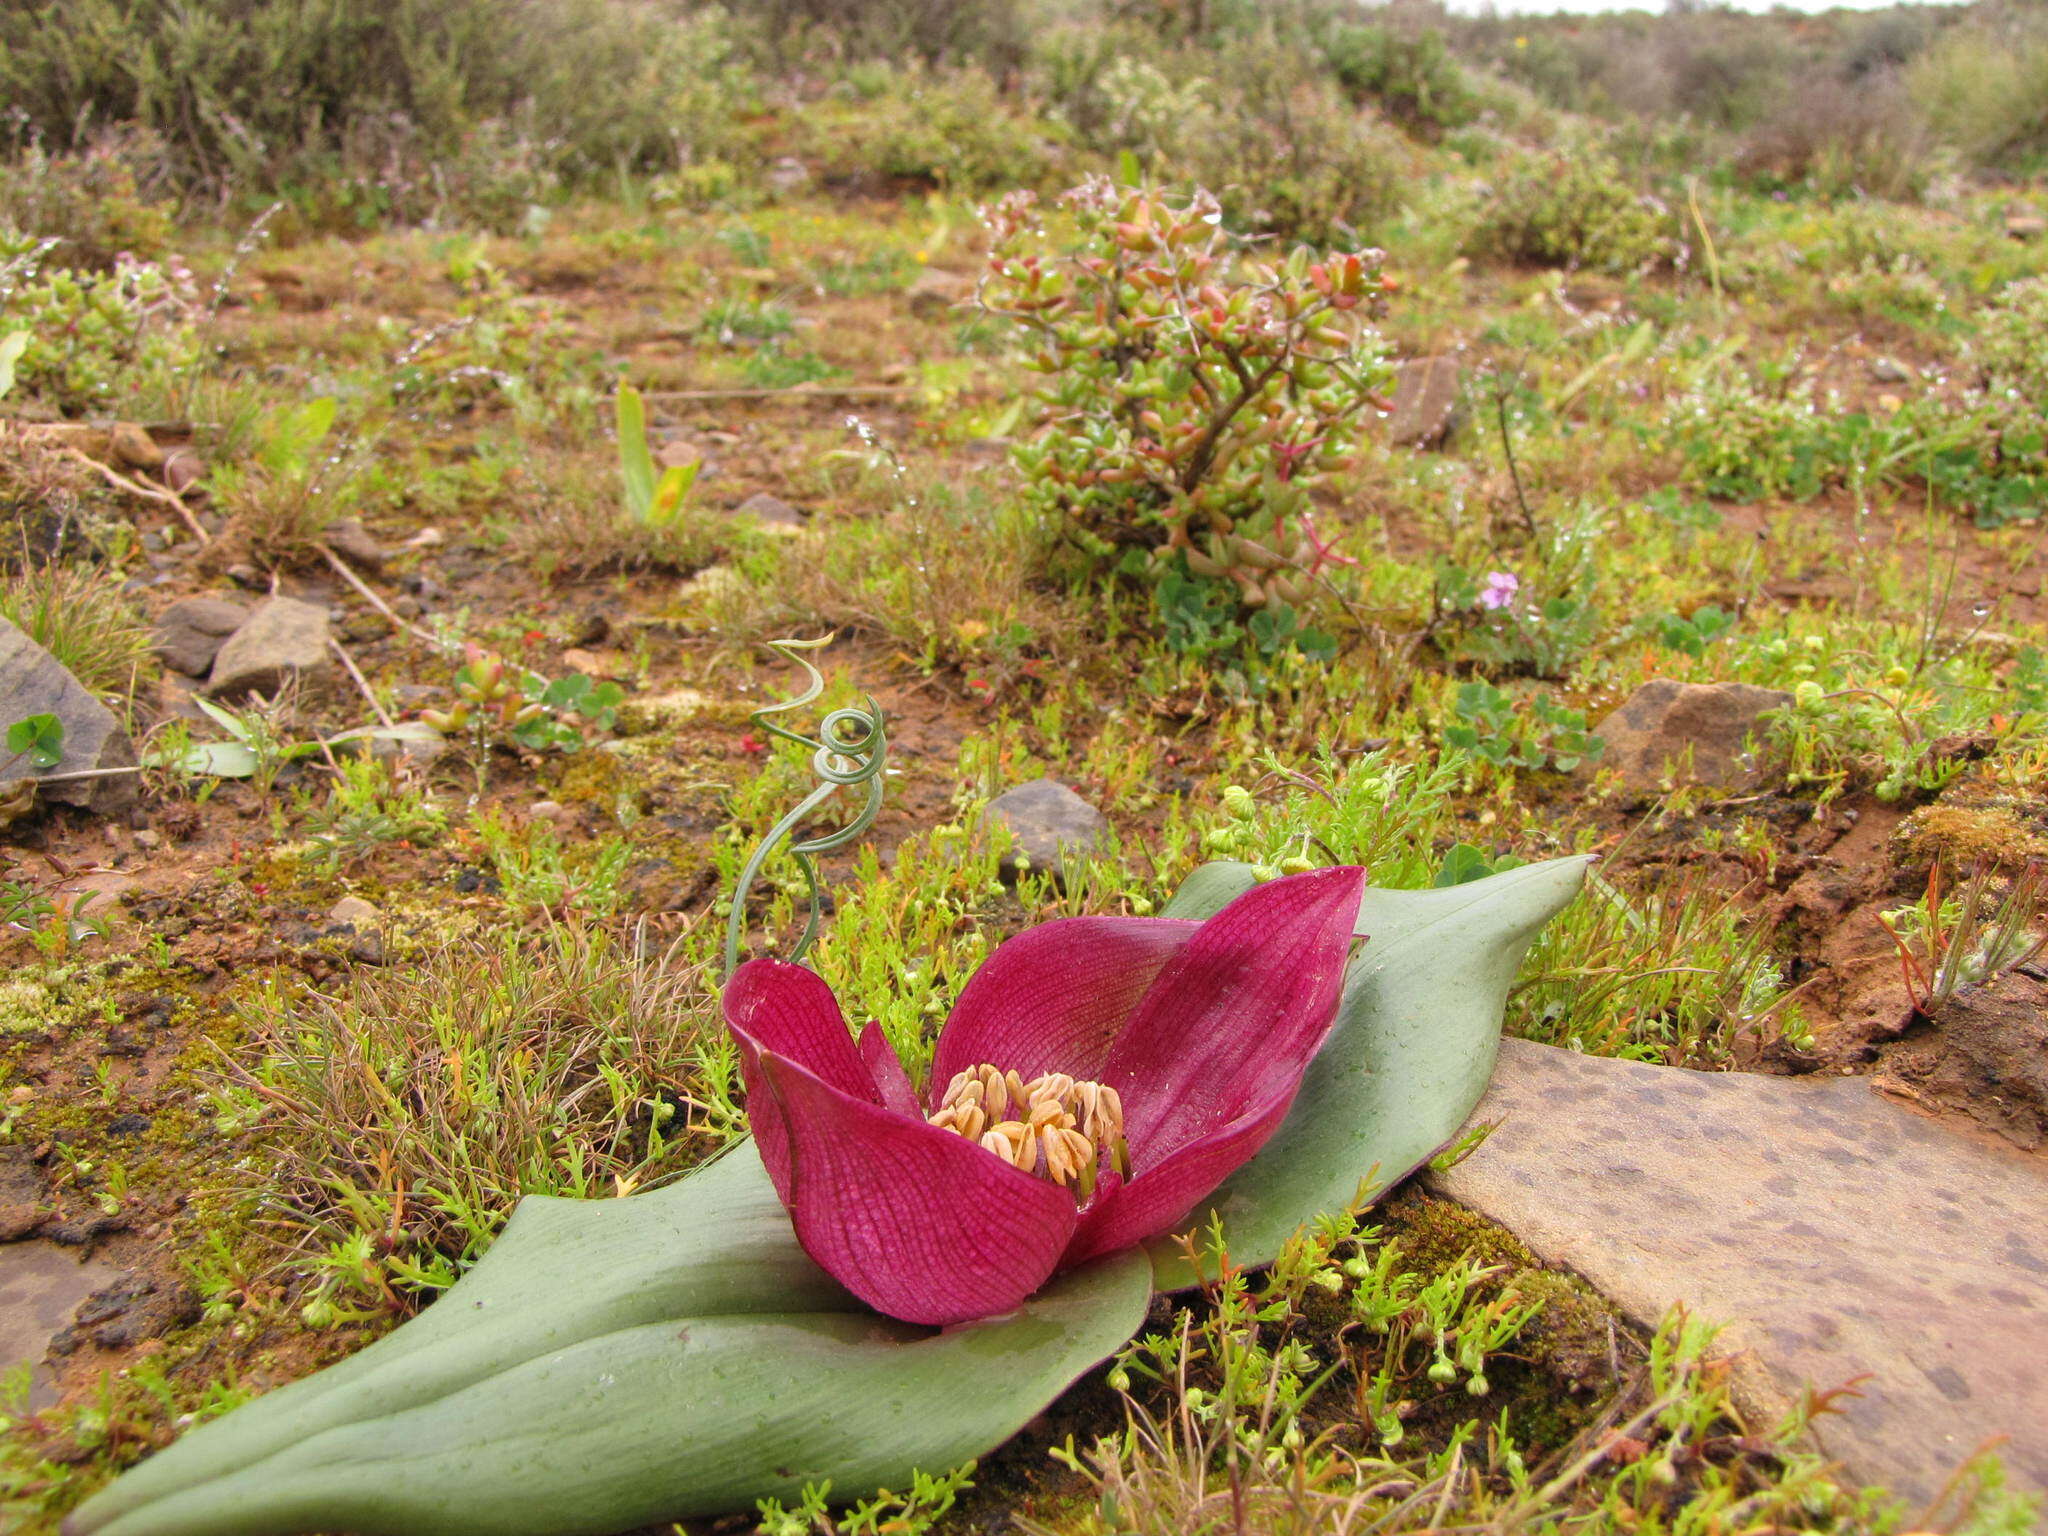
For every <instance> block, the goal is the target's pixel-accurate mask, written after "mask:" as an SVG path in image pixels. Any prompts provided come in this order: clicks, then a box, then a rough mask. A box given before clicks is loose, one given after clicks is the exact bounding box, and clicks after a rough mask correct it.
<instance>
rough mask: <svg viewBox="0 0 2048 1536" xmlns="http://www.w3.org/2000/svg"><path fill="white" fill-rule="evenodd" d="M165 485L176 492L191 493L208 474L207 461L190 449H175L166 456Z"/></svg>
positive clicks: (164, 468)
mask: <svg viewBox="0 0 2048 1536" xmlns="http://www.w3.org/2000/svg"><path fill="white" fill-rule="evenodd" d="M162 473H163V480H164V484H165V485H168V486H169V487H170V488H171V489H172V490H173V491H175V492H180V493H182V492H184V491H189V490H190V489H191V488H192V487H193V485H194V484H196V483H197V482H198V480H199V479H200V477H201V476H203V475H204V474H205V473H206V461H205V460H204V459H202V458H200V457H199V455H198V454H196V453H194V452H193V451H192V450H191V449H190V448H173V449H172V450H171V451H170V452H169V453H167V454H165V455H164V467H163V471H162Z"/></svg>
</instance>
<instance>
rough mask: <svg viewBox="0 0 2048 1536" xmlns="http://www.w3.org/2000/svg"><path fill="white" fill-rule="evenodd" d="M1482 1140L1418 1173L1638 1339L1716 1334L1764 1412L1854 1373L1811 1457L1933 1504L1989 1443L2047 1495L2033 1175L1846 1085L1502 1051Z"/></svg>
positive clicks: (2038, 1165) (2043, 1174)
mask: <svg viewBox="0 0 2048 1536" xmlns="http://www.w3.org/2000/svg"><path fill="white" fill-rule="evenodd" d="M1472 1118H1473V1123H1474V1124H1484V1123H1495V1124H1496V1128H1495V1130H1494V1132H1493V1134H1492V1135H1491V1136H1489V1137H1488V1138H1487V1139H1486V1141H1485V1142H1484V1143H1483V1144H1482V1145H1481V1146H1480V1147H1479V1148H1478V1149H1477V1150H1476V1151H1474V1152H1473V1153H1472V1155H1471V1156H1470V1157H1468V1158H1466V1159H1465V1160H1464V1161H1463V1162H1461V1163H1459V1164H1458V1165H1457V1166H1456V1167H1454V1168H1451V1169H1449V1170H1447V1171H1445V1172H1441V1173H1439V1172H1430V1173H1428V1174H1426V1175H1425V1176H1424V1177H1425V1179H1426V1181H1427V1183H1428V1184H1429V1185H1430V1186H1431V1187H1432V1188H1433V1189H1435V1190H1436V1191H1437V1192H1438V1193H1440V1194H1443V1195H1446V1196H1448V1197H1450V1198H1451V1199H1453V1200H1456V1201H1458V1202H1459V1203H1460V1204H1462V1205H1466V1206H1469V1207H1470V1208H1471V1209H1473V1210H1475V1211H1478V1212H1480V1213H1482V1214H1483V1215H1485V1216H1487V1217H1489V1218H1491V1219H1492V1220H1494V1221H1497V1222H1499V1223H1500V1224H1501V1225H1503V1226H1505V1227H1507V1228H1508V1229H1509V1230H1510V1231H1512V1232H1514V1233H1515V1235H1516V1236H1518V1237H1520V1238H1521V1239H1522V1240H1523V1241H1524V1242H1525V1243H1527V1244H1528V1245H1529V1247H1530V1248H1531V1249H1533V1250H1534V1251H1535V1252H1536V1253H1537V1254H1538V1255H1540V1256H1541V1257H1542V1258H1544V1259H1545V1260H1546V1261H1548V1262H1551V1263H1554V1264H1559V1265H1563V1266H1567V1267H1569V1268H1571V1269H1574V1270H1576V1271H1578V1273H1580V1274H1581V1275H1583V1276H1584V1277H1585V1278H1586V1279H1587V1280H1588V1281H1590V1282H1591V1283H1592V1284H1593V1285H1595V1286H1597V1287H1598V1288H1599V1289H1600V1290H1601V1291H1603V1292H1604V1293H1606V1294H1607V1295H1608V1296H1610V1297H1612V1298H1613V1299H1614V1301H1615V1302H1616V1303H1617V1304H1619V1305H1620V1307H1621V1308H1622V1309H1623V1311H1624V1312H1626V1313H1627V1314H1628V1315H1629V1316H1630V1317H1631V1318H1632V1319H1634V1320H1635V1321H1636V1322H1638V1323H1640V1324H1643V1325H1644V1326H1650V1325H1653V1324H1654V1323H1655V1322H1656V1321H1657V1320H1658V1319H1659V1318H1661V1317H1663V1316H1664V1314H1665V1313H1666V1312H1667V1311H1668V1310H1669V1309H1670V1308H1671V1307H1673V1306H1674V1305H1678V1304H1680V1303H1683V1304H1684V1305H1685V1306H1686V1307H1688V1308H1690V1309H1691V1310H1692V1311H1693V1312H1694V1313H1695V1314H1696V1315H1697V1316H1699V1317H1701V1318H1704V1319H1706V1320H1708V1321H1711V1322H1716V1323H1720V1324H1723V1325H1724V1330H1723V1332H1722V1334H1721V1343H1722V1345H1723V1347H1724V1349H1725V1350H1726V1351H1727V1352H1728V1353H1729V1355H1730V1356H1731V1358H1732V1360H1733V1363H1734V1366H1735V1371H1736V1383H1737V1386H1738V1390H1739V1392H1740V1394H1741V1395H1742V1397H1743V1398H1744V1399H1745V1400H1746V1401H1747V1402H1748V1404H1749V1405H1750V1406H1751V1407H1752V1408H1753V1409H1754V1410H1755V1411H1756V1412H1757V1413H1759V1414H1762V1415H1773V1416H1774V1415H1776V1414H1777V1413H1780V1412H1782V1411H1784V1410H1785V1409H1786V1408H1787V1407H1789V1406H1790V1405H1791V1403H1792V1402H1793V1400H1794V1399H1795V1398H1796V1396H1797V1395H1798V1394H1799V1393H1800V1392H1801V1391H1802V1390H1803V1389H1804V1388H1805V1387H1806V1386H1807V1385H1809V1384H1811V1385H1813V1386H1816V1387H1821V1388H1828V1387H1837V1386H1841V1385H1843V1384H1845V1383H1847V1382H1849V1381H1851V1380H1853V1379H1854V1378H1856V1377H1859V1376H1864V1375H1865V1374H1866V1373H1867V1374H1868V1377H1869V1379H1868V1380H1866V1381H1864V1382H1863V1383H1862V1384H1861V1386H1860V1389H1859V1390H1860V1391H1861V1394H1862V1395H1861V1396H1860V1397H1858V1398H1854V1399H1850V1400H1849V1401H1848V1403H1847V1405H1846V1412H1845V1415H1844V1416H1842V1417H1831V1418H1830V1419H1828V1421H1827V1423H1826V1440H1827V1447H1828V1451H1829V1453H1830V1454H1831V1455H1832V1456H1834V1457H1836V1458H1838V1459H1839V1460H1840V1461H1841V1462H1842V1463H1843V1465H1844V1466H1845V1468H1846V1469H1847V1470H1848V1471H1849V1473H1850V1474H1851V1475H1853V1476H1854V1477H1856V1478H1859V1479H1861V1480H1864V1481H1867V1482H1874V1483H1882V1484H1884V1485H1885V1486H1887V1487H1889V1488H1891V1489H1892V1490H1893V1491H1895V1492H1897V1493H1899V1494H1901V1495H1903V1496H1904V1497H1906V1498H1907V1499H1909V1500H1914V1501H1922V1500H1929V1499H1932V1498H1933V1497H1934V1496H1935V1495H1936V1494H1937V1493H1938V1492H1939V1491H1940V1490H1941V1488H1942V1486H1943V1484H1944V1483H1945V1482H1946V1480H1947V1479H1948V1477H1949V1474H1950V1473H1951V1472H1952V1471H1953V1470H1954V1469H1955V1467H1956V1466H1957V1465H1958V1464H1959V1463H1960V1462H1962V1461H1963V1460H1964V1459H1966V1458H1967V1457H1969V1456H1970V1455H1972V1454H1974V1453H1975V1452H1976V1451H1977V1450H1978V1449H1979V1448H1980V1447H1981V1446H1982V1445H1983V1444H1984V1443H1985V1442H1986V1441H1987V1440H1989V1439H1991V1438H1992V1437H1994V1436H2000V1435H2003V1436H2009V1437H2010V1438H2009V1439H2008V1440H2007V1442H2006V1443H2005V1444H2004V1445H2003V1446H2002V1447H2000V1455H2001V1456H2002V1457H2003V1459H2004V1461H2005V1465H2006V1469H2007V1471H2008V1472H2009V1473H2010V1474H2011V1477H2012V1481H2013V1483H2014V1484H2015V1485H2016V1486H2018V1487H2019V1488H2021V1489H2023V1490H2027V1491H2042V1490H2048V1371H2044V1370H2043V1369H2042V1368H2041V1362H2042V1361H2044V1360H2048V1161H2044V1160H2042V1159H2040V1158H2037V1157H2032V1156H2029V1155H2028V1154H2026V1153H2024V1152H2019V1151H2016V1150H2012V1149H2009V1148H2007V1147H2005V1146H2003V1145H2002V1144H2000V1143H1997V1142H1995V1141H1992V1140H1991V1139H1990V1138H1988V1137H1984V1138H1980V1137H1978V1136H1976V1135H1974V1134H1972V1133H1966V1132H1962V1131H1957V1130H1952V1129H1950V1128H1949V1126H1948V1125H1947V1124H1945V1123H1943V1122H1937V1121H1935V1120H1932V1119H1929V1118H1927V1117H1925V1116H1923V1115H1920V1114H1916V1113H1914V1112H1913V1111H1911V1110H1908V1109H1904V1108H1901V1107H1900V1106H1898V1105H1896V1104H1894V1103H1892V1102H1891V1101H1890V1100H1888V1099H1886V1098H1884V1097H1882V1096H1881V1095H1880V1094H1878V1093H1877V1092H1876V1091H1874V1090H1873V1088H1872V1087H1871V1085H1870V1083H1869V1082H1868V1081H1867V1080H1861V1079H1856V1078H1840V1077H1833V1078H1829V1077H1818V1076H1816V1077H1800V1078H1783V1077H1763V1076H1757V1075H1752V1074H1747V1073H1734V1072H1728V1073H1717V1072H1687V1071H1683V1070H1680V1069H1678V1068H1674V1067H1657V1066H1647V1065H1644V1064H1642V1063H1640V1062H1626V1061H1616V1060H1612V1059H1609V1058H1604V1057H1595V1056H1582V1055H1579V1054H1577V1053H1576V1052H1572V1051H1567V1050H1560V1049H1558V1048H1557V1047H1554V1046H1545V1045H1534V1044H1531V1043H1529V1042H1527V1041H1522V1040H1507V1041H1504V1042H1502V1046H1501V1058H1500V1066H1499V1069H1498V1071H1497V1072H1496V1073H1495V1075H1494V1079H1493V1086H1492V1088H1491V1089H1490V1090H1489V1091H1488V1093H1487V1095H1486V1098H1485V1099H1484V1100H1483V1101H1482V1102H1481V1103H1480V1105H1479V1108H1478V1109H1477V1110H1476V1111H1474V1113H1473V1117H1472Z"/></svg>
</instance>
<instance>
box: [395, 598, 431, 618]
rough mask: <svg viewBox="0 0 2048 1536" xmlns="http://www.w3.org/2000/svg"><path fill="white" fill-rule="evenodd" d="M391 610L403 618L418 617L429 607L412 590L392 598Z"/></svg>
mask: <svg viewBox="0 0 2048 1536" xmlns="http://www.w3.org/2000/svg"><path fill="white" fill-rule="evenodd" d="M391 611H392V612H393V613H395V614H397V615H398V616H399V617H400V618H401V619H416V618H418V617H420V615H421V614H423V613H425V612H426V611H427V609H426V605H425V604H424V603H422V602H421V601H420V600H419V599H418V598H416V597H414V596H413V595H412V594H411V593H410V592H401V593H399V594H398V596H396V597H394V598H393V599H392V600H391Z"/></svg>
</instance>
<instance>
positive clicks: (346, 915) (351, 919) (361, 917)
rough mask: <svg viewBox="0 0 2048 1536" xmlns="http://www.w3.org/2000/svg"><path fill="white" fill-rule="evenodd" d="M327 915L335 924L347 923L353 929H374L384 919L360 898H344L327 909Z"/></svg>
mask: <svg viewBox="0 0 2048 1536" xmlns="http://www.w3.org/2000/svg"><path fill="white" fill-rule="evenodd" d="M327 915H328V917H329V918H330V919H332V920H333V921H334V922H337V923H347V924H348V925H349V926H350V927H351V928H374V927H376V926H377V924H378V923H380V922H382V921H383V917H384V914H383V913H381V912H379V911H378V910H377V909H376V908H375V907H374V906H372V905H371V904H370V903H369V902H367V901H365V900H363V898H362V897H360V896H344V897H342V898H341V900H339V901H337V902H336V903H335V904H334V905H333V906H331V907H329V908H328V909H327Z"/></svg>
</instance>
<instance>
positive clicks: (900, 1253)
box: [735, 1031, 1075, 1325]
mask: <svg viewBox="0 0 2048 1536" xmlns="http://www.w3.org/2000/svg"><path fill="white" fill-rule="evenodd" d="M735 1033H736V1034H737V1031H735ZM754 1061H755V1067H756V1070H755V1072H754V1073H753V1074H751V1080H750V1082H749V1085H748V1092H749V1098H748V1115H749V1118H750V1119H751V1120H752V1121H753V1123H754V1126H755V1134H756V1136H757V1137H758V1138H760V1139H761V1141H762V1156H763V1160H764V1161H766V1162H767V1163H768V1165H769V1168H770V1170H771V1172H772V1171H773V1170H774V1168H775V1165H776V1161H777V1160H778V1159H775V1158H771V1157H770V1156H769V1148H768V1145H767V1142H768V1138H769V1137H770V1136H777V1137H780V1138H781V1139H782V1146H781V1148H780V1149H779V1151H780V1154H781V1155H780V1158H779V1160H780V1161H781V1163H782V1164H783V1166H784V1168H785V1169H786V1170H787V1177H788V1184H787V1187H786V1188H784V1187H783V1183H782V1180H780V1179H778V1180H777V1187H778V1189H780V1190H781V1192H782V1198H783V1203H784V1204H785V1205H786V1206H788V1207H789V1215H790V1221H791V1222H792V1224H793V1225H794V1226H795V1228H796V1236H797V1241H798V1242H800V1243H802V1244H803V1246H804V1251H805V1252H806V1253H808V1254H809V1255H810V1256H811V1257H812V1258H813V1259H815V1260H816V1261H817V1262H818V1264H819V1265H820V1266H821V1267H822V1268H823V1269H825V1270H826V1271H827V1272H828V1273H829V1274H831V1276H832V1277H833V1278H834V1279H835V1280H837V1281H838V1282H839V1283H840V1284H841V1285H843V1286H845V1287H846V1288H847V1289H848V1290H849V1291H851V1292H853V1294H854V1295H856V1296H858V1297H860V1299H861V1300H862V1301H865V1302H866V1303H867V1304H868V1305H869V1306H871V1307H873V1308H875V1310H876V1311H878V1312H885V1313H887V1314H888V1315H889V1316H891V1317H896V1318H901V1319H902V1320H903V1321H905V1322H909V1323H926V1324H933V1325H939V1324H947V1323H962V1322H971V1321H973V1320H974V1319H977V1318H983V1317H993V1316H995V1315H997V1314H999V1313H1002V1312H1008V1311H1010V1310H1011V1309H1012V1308H1014V1307H1016V1306H1018V1305H1019V1304H1020V1303H1021V1302H1023V1300H1024V1299H1025V1298H1026V1297H1028V1296H1029V1295H1030V1294H1031V1293H1032V1292H1033V1291H1035V1290H1037V1289H1038V1288H1039V1286H1041V1285H1043V1284H1044V1283H1045V1281H1046V1280H1047V1279H1048V1278H1049V1277H1050V1276H1051V1274H1052V1272H1053V1269H1054V1267H1055V1266H1056V1265H1057V1264H1058V1263H1059V1259H1060V1254H1061V1252H1062V1251H1063V1250H1064V1249H1065V1248H1066V1246H1067V1240H1068V1239H1069V1238H1070V1237H1071V1236H1072V1235H1073V1232H1074V1223H1075V1213H1074V1199H1073V1196H1072V1195H1071V1194H1069V1193H1068V1192H1067V1191H1065V1190H1063V1189H1059V1188H1057V1187H1055V1186H1054V1185H1051V1184H1048V1183H1045V1182H1044V1181H1042V1180H1039V1179H1034V1178H1032V1177H1031V1176H1030V1175H1028V1174H1025V1173H1021V1172H1019V1171H1018V1170H1017V1169H1016V1168H1014V1167H1012V1166H1010V1165H1009V1164H1007V1163H1005V1162H1004V1161H1003V1160H1002V1159H1001V1158H999V1157H996V1156H995V1155H993V1154H992V1153H989V1152H985V1151H983V1150H982V1149H981V1148H980V1147H978V1146H976V1145H975V1144H974V1143H973V1142H971V1141H968V1140H967V1139H966V1138H965V1137H962V1136H957V1135H955V1134H954V1133H953V1132H951V1131H945V1130H940V1129H938V1128H937V1127H935V1126H931V1125H928V1124H926V1123H925V1122H924V1121H922V1120H917V1119H911V1118H907V1117H905V1116H903V1115H899V1114H895V1113H892V1112H891V1111H889V1110H887V1109H884V1108H882V1107H880V1106H879V1105H875V1104H871V1103H868V1102H866V1101H865V1100H862V1099H858V1098H855V1097H853V1096H852V1095H850V1094H846V1093H842V1092H841V1091H840V1090H838V1089H837V1088H834V1087H833V1086H832V1085H831V1084H829V1083H826V1082H824V1081H822V1080H820V1079H819V1078H818V1077H817V1076H815V1075H814V1074H812V1073H810V1072H808V1071H806V1070H805V1069H804V1068H802V1067H801V1066H798V1065H797V1064H796V1063H794V1062H791V1061H786V1060H784V1059H782V1058H781V1057H778V1056H775V1055H772V1054H769V1053H766V1052H760V1053H756V1054H755V1055H754ZM764 1099H765V1100H768V1101H770V1103H771V1104H772V1109H770V1108H769V1105H764V1104H762V1103H760V1102H758V1101H759V1100H764ZM764 1109H768V1110H769V1112H768V1113H766V1114H763V1113H762V1111H763V1110H764Z"/></svg>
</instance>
